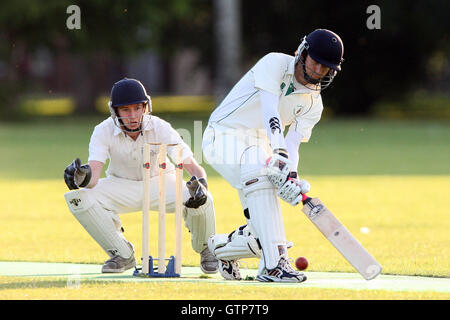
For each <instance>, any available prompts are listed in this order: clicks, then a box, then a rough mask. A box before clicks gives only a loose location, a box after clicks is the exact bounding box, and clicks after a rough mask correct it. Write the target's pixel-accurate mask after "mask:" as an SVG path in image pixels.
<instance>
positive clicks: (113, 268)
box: [102, 253, 136, 273]
mask: <svg viewBox="0 0 450 320" xmlns="http://www.w3.org/2000/svg"><path fill="white" fill-rule="evenodd" d="M134 267H136V259H135V258H134V253H133V254H132V255H131V257H129V258H128V259H125V258H122V257H121V256H119V255H115V256H114V257H112V258H111V259H109V260H107V261H106V262H105V264H104V265H103V267H102V273H122V272H124V271H126V270H128V269H131V268H134Z"/></svg>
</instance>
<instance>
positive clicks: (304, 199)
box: [302, 193, 311, 204]
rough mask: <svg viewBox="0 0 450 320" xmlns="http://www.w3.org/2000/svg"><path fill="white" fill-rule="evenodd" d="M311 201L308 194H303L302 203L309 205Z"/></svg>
mask: <svg viewBox="0 0 450 320" xmlns="http://www.w3.org/2000/svg"><path fill="white" fill-rule="evenodd" d="M310 200H311V198H310V197H308V196H307V195H306V194H304V193H302V203H303V204H307V203H308V202H309V201H310Z"/></svg>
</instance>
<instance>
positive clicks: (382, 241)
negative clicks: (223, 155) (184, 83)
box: [0, 116, 450, 299]
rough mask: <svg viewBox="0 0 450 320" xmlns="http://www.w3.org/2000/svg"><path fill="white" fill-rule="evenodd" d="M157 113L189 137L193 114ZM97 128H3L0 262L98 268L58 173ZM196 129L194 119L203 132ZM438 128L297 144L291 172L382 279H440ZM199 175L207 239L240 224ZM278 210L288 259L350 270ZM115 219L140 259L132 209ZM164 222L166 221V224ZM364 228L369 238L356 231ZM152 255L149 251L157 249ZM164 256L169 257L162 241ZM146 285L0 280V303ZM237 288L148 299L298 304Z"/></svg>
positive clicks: (313, 292)
mask: <svg viewBox="0 0 450 320" xmlns="http://www.w3.org/2000/svg"><path fill="white" fill-rule="evenodd" d="M165 118H166V119H168V120H170V121H171V122H172V123H173V126H174V128H177V129H178V128H185V129H187V130H190V131H191V132H192V133H193V136H194V135H195V133H194V125H193V122H192V120H193V119H185V120H179V119H175V118H171V117H170V116H167V117H165ZM203 121H204V120H203ZM98 122H99V118H86V119H83V118H77V119H74V120H73V121H69V120H67V119H57V120H54V121H47V120H46V121H43V120H39V121H37V122H28V123H21V124H1V126H0V153H1V154H2V157H0V203H2V210H1V211H0V224H1V225H2V226H3V231H2V232H1V233H0V243H2V246H1V247H0V261H46V262H74V263H103V262H104V260H105V259H106V256H105V254H104V253H103V251H102V250H101V249H100V247H99V246H98V245H97V244H96V243H95V242H94V241H93V240H92V239H91V238H90V237H89V235H88V234H87V233H86V232H85V230H84V229H83V228H82V227H81V225H80V224H79V223H78V222H77V221H76V220H75V219H74V218H73V216H72V215H71V214H70V212H69V211H68V209H67V206H66V204H65V202H64V198H63V194H64V192H66V191H67V188H66V186H65V184H64V181H63V178H62V172H63V170H64V168H65V166H66V165H67V164H68V163H70V162H71V161H72V160H73V158H74V157H75V156H79V157H81V158H82V161H83V162H84V161H86V159H87V144H88V142H89V137H90V134H91V132H92V129H93V125H94V124H96V123H98ZM205 125H206V122H203V128H204V126H205ZM448 129H449V124H448V123H445V122H425V123H419V122H397V121H396V122H381V121H362V120H359V121H350V120H348V121H343V120H341V121H324V122H322V123H320V124H319V125H318V126H317V127H316V129H315V130H314V132H313V137H312V139H311V141H310V143H308V144H304V145H302V146H301V164H302V167H301V170H302V172H303V173H304V177H305V178H306V179H308V181H309V182H310V183H311V185H312V190H311V195H312V196H318V197H320V198H321V199H322V201H323V202H324V203H325V204H326V206H327V207H328V208H329V209H330V210H331V211H332V212H334V213H335V214H336V216H337V217H338V218H339V219H340V220H341V221H342V222H343V223H344V224H345V225H346V227H347V228H348V229H349V230H350V231H351V232H352V233H353V234H354V235H355V236H356V237H357V238H358V239H359V240H360V242H361V243H362V244H363V245H364V246H365V247H366V248H367V249H368V250H369V251H370V252H371V253H372V254H373V255H374V256H375V257H376V258H377V260H379V262H380V263H381V265H382V266H383V274H402V275H423V276H432V277H450V253H449V248H450V240H449V237H448V230H450V221H449V219H448V208H449V207H450V199H449V197H448V194H449V191H450V165H449V159H450V152H449V149H448V141H450V130H448ZM194 148H195V146H194ZM208 172H209V174H210V177H209V186H210V190H211V192H212V194H213V195H214V197H215V206H216V216H217V217H216V218H217V232H219V233H225V232H230V231H231V230H233V229H234V228H236V226H238V225H241V224H244V223H245V219H244V217H243V215H242V214H241V213H240V212H241V208H240V204H239V200H238V196H237V194H236V193H235V191H234V190H233V189H232V188H231V187H229V186H228V185H227V184H226V183H225V181H224V180H223V179H222V178H220V177H218V176H217V175H216V174H215V173H214V172H213V171H212V170H211V169H209V168H208ZM282 208H283V216H284V222H285V226H286V234H287V238H288V240H290V241H292V242H294V244H295V246H294V247H293V248H292V249H290V256H291V257H297V256H300V255H302V256H306V257H307V258H308V260H309V262H310V267H309V269H308V270H310V271H332V272H336V271H338V272H353V271H354V270H353V269H352V267H351V266H350V265H349V264H348V263H347V262H346V261H345V260H344V259H343V258H342V257H341V256H340V255H339V253H338V252H337V251H336V250H335V249H334V248H333V247H332V245H331V244H330V243H329V242H328V241H327V240H325V239H324V238H323V236H322V235H321V234H320V232H319V231H318V230H316V229H315V227H314V226H313V225H312V224H311V223H310V222H309V221H308V220H307V218H306V217H305V216H304V215H303V213H302V212H301V211H300V208H293V207H291V206H289V205H287V204H285V203H282ZM121 219H122V222H123V225H124V228H125V236H126V237H127V238H128V239H129V240H130V241H132V242H133V243H134V244H135V246H136V252H138V253H139V252H140V248H141V240H140V239H141V234H140V232H141V217H140V214H139V213H131V214H125V215H121ZM172 223H173V216H172V215H170V216H169V219H168V228H170V227H171V226H172ZM363 227H365V228H368V230H369V232H368V233H367V231H366V232H364V233H363V232H361V228H363ZM168 230H170V229H168ZM153 239H155V238H153ZM183 240H184V241H183V258H184V260H183V265H188V266H198V264H199V256H198V254H195V253H194V252H193V250H192V249H191V247H190V239H189V233H188V232H187V230H186V229H185V230H184V231H183ZM150 249H151V250H153V251H154V250H155V249H156V244H155V242H153V243H152V245H151V247H150ZM167 250H168V252H169V251H170V250H172V251H173V243H172V242H171V241H169V243H168V245H167ZM138 255H139V254H138ZM138 258H139V257H138ZM247 263H248V266H249V267H251V268H254V267H256V266H257V261H256V260H255V259H253V260H251V259H249V260H247ZM153 286H155V285H154V284H138V285H136V286H133V285H131V284H121V283H108V284H96V283H91V282H87V283H86V284H85V286H83V290H82V292H83V293H82V294H81V293H80V292H79V291H76V290H75V291H74V290H72V291H71V289H67V288H64V285H63V284H62V282H61V280H58V279H53V280H49V279H46V280H45V281H44V280H36V279H34V280H31V279H28V280H24V279H22V280H18V279H15V278H8V277H0V288H2V289H5V288H7V289H8V290H7V292H6V293H4V292H5V291H4V292H2V293H1V294H0V298H3V299H14V298H16V299H26V298H30V299H38V298H42V299H47V298H76V299H77V298H81V299H83V298H86V299H91V298H97V299H110V298H118V299H121V298H124V299H136V298H137V297H136V295H135V293H136V292H138V293H141V294H142V295H140V296H139V297H142V298H145V297H148V298H155V296H152V294H151V293H150V291H152V290H148V291H149V292H147V293H146V294H144V293H143V292H144V291H146V290H147V289H152V287H153ZM30 288H32V289H33V290H30ZM106 288H111V289H113V290H114V289H117V290H114V291H120V294H119V293H117V294H115V295H114V296H112V297H111V295H109V296H107V295H106V294H105V293H102V292H103V291H105V290H104V289H106ZM166 290H167V291H166ZM203 290H204V291H203ZM236 290H237V289H228V287H226V286H225V287H222V286H211V285H205V286H204V288H202V290H197V289H196V286H195V285H186V286H185V285H183V288H177V289H175V288H171V287H170V286H167V287H164V288H162V290H161V296H158V298H159V297H160V298H162V299H164V297H165V294H166V293H167V297H168V298H173V299H184V298H187V297H195V298H198V299H204V298H203V296H202V295H204V297H206V298H207V299H227V297H229V299H233V298H239V299H241V298H242V299H271V297H273V299H300V298H302V297H303V296H302V297H299V296H298V293H297V294H296V293H295V291H294V290H292V289H289V288H282V289H276V290H275V289H269V288H268V289H267V290H264V292H259V293H258V294H257V293H255V292H253V290H256V289H253V288H252V289H248V288H240V289H238V291H239V295H236V294H237V293H236V292H237V291H236ZM0 291H1V290H0ZM302 291H303V290H302ZM77 292H78V293H77ZM165 292H166V293H165ZM171 292H172V294H171ZM203 292H205V293H203ZM25 294H27V295H28V296H25ZM77 294H78V295H77ZM304 294H305V296H304V297H306V298H307V299H308V298H311V299H377V298H381V299H422V298H425V299H426V298H431V299H434V298H437V299H438V298H440V297H441V298H442V295H439V294H437V293H436V294H424V293H398V292H397V293H394V292H378V291H376V292H365V291H364V292H357V291H350V290H342V289H341V290H331V289H330V290H327V289H312V288H308V289H307V290H305V291H304ZM446 297H447V299H448V295H446Z"/></svg>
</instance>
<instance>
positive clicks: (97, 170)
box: [86, 160, 103, 188]
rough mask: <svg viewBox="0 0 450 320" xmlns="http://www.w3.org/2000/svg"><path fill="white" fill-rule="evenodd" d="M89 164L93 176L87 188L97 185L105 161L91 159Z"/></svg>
mask: <svg viewBox="0 0 450 320" xmlns="http://www.w3.org/2000/svg"><path fill="white" fill-rule="evenodd" d="M89 166H90V167H91V171H92V177H91V180H90V181H89V184H88V185H87V186H86V188H93V187H95V186H96V185H97V182H98V180H99V179H100V176H101V174H102V169H103V162H100V161H95V160H91V161H89Z"/></svg>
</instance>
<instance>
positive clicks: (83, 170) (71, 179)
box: [64, 158, 92, 190]
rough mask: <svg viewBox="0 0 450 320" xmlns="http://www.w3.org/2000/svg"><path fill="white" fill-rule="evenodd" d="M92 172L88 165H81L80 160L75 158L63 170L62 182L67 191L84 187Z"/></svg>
mask: <svg viewBox="0 0 450 320" xmlns="http://www.w3.org/2000/svg"><path fill="white" fill-rule="evenodd" d="M91 176H92V171H91V167H90V166H89V165H88V164H84V165H81V160H80V159H79V158H76V159H75V160H73V162H72V163H71V164H69V165H68V166H67V167H66V169H65V170H64V181H65V182H66V185H67V187H68V188H69V190H75V189H79V188H80V187H81V188H83V187H86V186H87V185H88V184H89V181H91Z"/></svg>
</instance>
